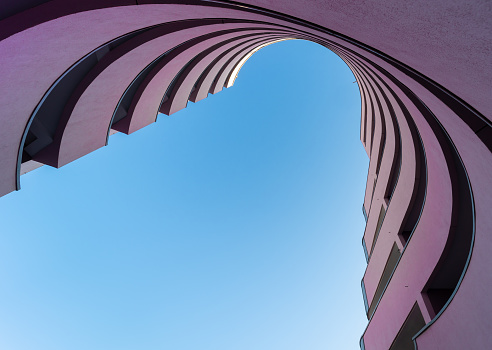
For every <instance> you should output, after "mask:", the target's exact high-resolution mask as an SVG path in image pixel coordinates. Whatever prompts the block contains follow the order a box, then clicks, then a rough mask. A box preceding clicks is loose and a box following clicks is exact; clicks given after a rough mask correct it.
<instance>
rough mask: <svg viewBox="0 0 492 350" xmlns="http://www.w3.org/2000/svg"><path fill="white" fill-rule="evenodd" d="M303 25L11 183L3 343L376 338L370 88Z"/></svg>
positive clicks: (261, 346) (0, 329)
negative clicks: (368, 329)
mask: <svg viewBox="0 0 492 350" xmlns="http://www.w3.org/2000/svg"><path fill="white" fill-rule="evenodd" d="M354 80H355V79H354V77H353V75H352V73H351V72H350V70H349V69H348V67H347V66H346V65H345V64H344V63H343V62H342V60H340V59H339V58H338V57H337V56H336V55H334V54H333V53H332V52H331V51H329V50H327V49H325V48H323V47H321V46H319V45H316V44H313V43H308V42H302V41H287V42H281V43H277V44H274V45H271V46H269V47H266V48H264V49H262V50H260V51H259V52H257V53H256V54H255V55H253V57H252V58H251V59H250V60H249V61H248V62H247V63H246V64H245V66H244V67H243V69H242V70H241V71H240V72H239V76H238V79H237V80H236V84H235V85H234V86H233V87H232V88H229V89H225V90H224V91H222V92H220V93H218V94H216V95H213V96H212V95H210V96H209V98H207V99H206V100H203V101H200V102H198V103H196V104H193V103H191V102H190V103H189V104H188V108H187V109H186V110H183V111H180V112H178V113H176V114H174V115H172V116H170V117H168V116H164V115H160V116H159V118H158V121H157V123H156V124H154V125H151V126H149V127H147V128H145V129H142V130H140V131H138V132H136V133H134V134H132V135H129V136H127V135H122V134H116V135H114V136H112V137H111V138H110V143H109V146H108V147H104V148H102V149H100V150H98V151H96V152H93V153H92V154H89V155H88V156H85V157H83V158H81V159H79V160H77V161H75V162H73V163H71V164H69V165H67V166H65V167H63V168H61V169H53V168H50V167H47V166H45V167H42V168H40V169H38V170H35V171H33V172H31V173H28V174H26V175H24V176H23V177H22V178H21V181H22V190H21V191H19V192H15V193H11V194H9V195H7V196H6V197H3V198H1V199H0V215H1V216H0V281H1V282H0V315H1V316H0V349H5V350H45V349H46V350H112V349H115V350H161V349H166V350H167V349H168V350H330V349H359V345H358V342H359V337H360V335H361V334H362V332H363V330H364V327H365V325H366V322H367V319H366V318H365V314H364V304H363V300H362V294H361V289H360V280H361V278H362V275H363V272H364V268H365V260H364V253H363V250H362V246H361V238H362V234H363V230H364V220H363V216H362V212H361V206H362V200H363V194H364V188H365V180H366V175H367V166H368V159H367V156H366V155H365V153H364V150H363V147H362V145H361V143H360V141H359V125H360V97H359V90H358V87H357V84H354V83H353V81H354Z"/></svg>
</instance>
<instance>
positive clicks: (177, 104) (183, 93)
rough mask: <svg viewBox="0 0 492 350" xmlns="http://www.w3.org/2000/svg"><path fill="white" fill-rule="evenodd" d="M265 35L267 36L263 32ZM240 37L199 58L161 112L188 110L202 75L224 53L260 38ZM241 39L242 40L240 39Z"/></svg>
mask: <svg viewBox="0 0 492 350" xmlns="http://www.w3.org/2000/svg"><path fill="white" fill-rule="evenodd" d="M263 34H266V33H265V32H263ZM268 34H270V35H272V34H277V37H283V36H286V35H295V34H293V33H289V32H286V33H285V34H284V33H282V31H281V30H278V29H277V30H276V31H275V32H271V33H268ZM239 35H240V36H239ZM236 37H238V39H237V40H234V41H232V42H230V43H227V44H224V45H222V46H221V47H220V48H217V49H216V50H214V51H212V52H211V53H209V54H207V55H203V56H200V57H198V58H199V61H198V62H196V63H195V64H191V65H190V66H189V67H187V69H186V70H185V71H184V72H182V75H181V77H180V78H179V79H178V81H177V83H176V86H175V88H174V91H173V92H172V93H171V96H169V100H167V101H166V102H164V103H163V105H162V107H161V112H162V113H165V114H168V115H170V114H173V113H176V112H177V111H179V110H181V109H183V108H186V105H187V103H188V97H189V96H190V93H191V90H192V88H193V86H194V85H195V83H196V81H197V80H198V78H199V77H200V75H201V73H202V72H203V71H204V70H205V69H206V68H207V67H208V66H209V65H210V64H211V63H212V62H213V61H214V60H215V59H216V58H217V57H219V56H220V55H221V54H222V53H224V52H227V51H229V50H230V49H232V48H233V47H235V46H237V45H238V44H242V43H244V42H245V41H246V43H250V42H251V40H252V39H256V38H259V36H258V33H251V32H250V34H248V33H247V32H246V33H243V32H240V33H237V34H236ZM239 38H241V39H239ZM260 38H261V37H260Z"/></svg>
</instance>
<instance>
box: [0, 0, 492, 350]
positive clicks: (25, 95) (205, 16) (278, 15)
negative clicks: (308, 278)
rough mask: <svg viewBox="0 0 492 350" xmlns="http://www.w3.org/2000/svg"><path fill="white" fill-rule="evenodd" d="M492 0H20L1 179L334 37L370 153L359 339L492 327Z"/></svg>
mask: <svg viewBox="0 0 492 350" xmlns="http://www.w3.org/2000/svg"><path fill="white" fill-rule="evenodd" d="M490 18H492V16H491V4H490V2H488V1H474V2H473V3H472V4H466V6H465V5H464V4H461V3H452V2H448V1H444V0H439V1H437V0H436V1H431V2H425V3H419V2H413V3H411V4H409V3H408V2H405V1H403V0H397V1H391V2H390V1H378V2H365V3H364V4H363V5H356V4H354V3H353V2H351V1H348V0H342V1H337V2H327V1H323V0H316V1H312V2H309V3H307V4H306V3H302V2H298V1H287V2H285V1H274V0H244V1H243V2H241V3H239V2H233V1H205V0H185V1H171V0H169V1H152V0H147V1H138V2H136V1H129V0H99V1H84V2H80V1H75V0H51V1H47V0H17V1H11V2H8V1H7V4H6V5H5V6H2V8H1V9H0V62H1V63H2V64H1V65H0V77H1V79H0V92H1V93H0V103H1V105H2V111H1V116H0V150H2V152H0V165H1V166H0V195H5V194H7V193H9V192H11V191H13V190H16V189H19V183H20V180H19V177H20V174H22V173H25V172H26V171H28V170H29V169H32V168H33V167H36V166H38V165H43V164H44V165H50V166H54V167H60V166H63V165H65V164H67V163H69V162H72V161H74V160H76V159H78V158H79V157H82V156H84V155H86V154H88V153H90V152H92V151H94V150H96V149H98V148H100V147H103V146H105V145H106V144H107V142H108V136H109V134H111V133H114V132H123V133H126V134H129V133H132V132H134V131H136V130H139V129H140V128H142V127H145V126H147V125H149V124H151V123H152V122H154V121H155V119H156V116H157V113H158V112H159V111H160V112H163V113H165V114H172V113H175V112H177V111H179V110H180V109H182V108H185V107H186V105H187V102H188V101H193V102H198V101H200V100H202V99H204V98H206V97H207V96H208V94H209V93H217V92H219V91H221V90H222V89H223V88H228V87H231V86H232V85H233V83H234V80H235V79H236V77H237V74H238V72H239V70H240V69H241V67H242V65H243V64H244V63H245V62H246V61H247V59H248V58H249V57H251V55H252V54H254V53H255V52H256V51H257V50H259V49H261V48H262V47H264V46H266V45H269V44H273V43H276V42H279V41H283V40H290V39H301V40H309V41H312V42H315V43H318V44H320V45H322V46H324V47H326V48H328V49H330V50H332V51H333V52H335V53H336V54H337V55H338V56H339V57H340V58H341V59H342V60H344V62H345V63H346V64H347V65H348V67H349V68H350V69H351V70H352V72H353V74H354V76H355V79H356V81H357V83H358V85H359V89H360V94H361V102H362V104H361V105H362V111H361V130H360V132H361V141H362V144H363V147H364V149H365V151H366V152H367V154H368V156H369V157H370V165H369V169H368V175H367V187H366V192H365V195H364V197H363V212H364V214H365V217H366V220H367V225H366V229H365V232H364V233H363V238H362V241H363V247H364V249H365V252H366V257H367V261H368V265H367V269H366V271H365V273H364V276H363V278H362V285H363V293H364V299H365V301H366V307H367V310H366V311H367V316H368V319H369V323H368V326H367V328H366V330H365V331H364V334H363V335H362V338H361V347H362V348H364V349H368V350H370V349H414V348H418V349H481V348H488V347H489V343H490V342H491V341H492V335H491V334H490V327H491V325H492V306H491V304H490V303H489V302H488V291H489V290H490V288H491V287H492V271H491V268H490V267H489V266H490V258H489V252H490V251H491V250H492V238H491V237H490V234H489V233H490V230H491V229H492V215H491V209H490V208H492V177H491V175H490V174H492V154H491V150H492V125H491V116H490V114H487V113H489V112H490V110H491V109H492V105H491V101H492V100H491V99H490V97H489V96H488V95H489V94H490V81H491V80H492V76H491V74H492V73H491V72H492V69H491V68H492V67H491V64H492V62H491V60H490V47H492V43H491V40H492V39H491V38H492V35H491V34H492V33H491V21H490Z"/></svg>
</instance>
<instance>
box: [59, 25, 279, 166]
mask: <svg viewBox="0 0 492 350" xmlns="http://www.w3.org/2000/svg"><path fill="white" fill-rule="evenodd" d="M203 27H206V28H203ZM253 27H257V25H252V24H248V23H246V24H236V23H235V24H217V25H213V26H200V27H197V28H191V29H189V30H184V31H178V32H176V33H172V34H169V35H165V36H162V37H160V38H158V39H154V40H152V41H149V42H147V43H145V44H142V45H140V46H138V48H136V49H133V50H132V51H131V52H129V53H127V54H125V55H124V56H122V57H121V58H120V59H118V60H117V61H116V62H114V63H113V64H111V65H110V66H109V67H107V68H106V69H105V70H104V71H103V72H101V74H100V75H98V76H97V78H96V79H95V80H94V81H92V82H91V85H90V86H89V87H88V88H87V89H86V90H85V91H84V93H83V94H82V95H81V96H80V97H78V99H77V103H76V105H75V107H74V108H73V110H71V111H69V112H68V113H70V116H69V121H68V123H67V125H66V127H65V128H64V130H63V135H62V136H61V142H60V146H59V147H60V148H59V152H60V153H59V158H58V162H57V166H62V165H65V164H67V163H69V162H71V161H73V160H75V159H77V158H79V157H82V156H84V155H86V154H87V153H90V152H92V151H94V150H96V149H97V148H100V147H103V146H105V144H106V136H107V130H108V128H109V126H110V122H111V117H112V114H113V111H114V109H115V108H116V105H117V103H118V101H119V98H120V96H121V95H122V94H123V93H124V91H125V89H126V87H127V86H128V85H129V84H130V83H131V82H132V80H133V79H134V78H135V76H136V75H137V74H138V72H140V71H141V70H142V69H143V68H144V67H145V66H147V65H148V64H150V62H152V60H154V59H155V58H156V57H158V56H159V54H160V53H162V52H165V51H167V50H169V49H171V48H173V47H174V46H176V45H178V44H179V43H181V42H183V41H186V40H189V39H190V38H192V37H195V36H198V35H203V34H204V33H207V32H209V31H210V32H212V31H217V32H219V33H223V32H224V31H227V30H228V29H237V28H241V29H243V30H242V31H240V32H233V33H230V34H224V35H217V36H216V37H215V38H213V39H209V40H205V41H204V42H203V43H201V45H197V46H196V47H195V48H194V49H195V50H196V52H200V51H201V50H203V48H204V47H208V46H210V45H212V43H214V44H217V43H220V42H221V41H224V40H227V39H231V38H234V37H236V36H238V35H240V34H243V35H244V34H247V33H250V34H252V35H253V34H257V33H258V32H261V33H263V32H265V31H267V30H268V29H270V28H273V27H268V26H266V27H263V28H258V29H255V30H254V31H247V30H246V29H247V28H253ZM173 34H175V35H173ZM173 39H174V40H173ZM123 45H131V43H125V44H123ZM188 53H189V52H188V51H187V52H186V54H188ZM108 55H109V54H108ZM183 64H184V63H182V64H181V66H182V65H183ZM168 72H169V70H168ZM108 86H114V88H112V89H107V87H108ZM190 90H191V89H190ZM77 140H80V142H77Z"/></svg>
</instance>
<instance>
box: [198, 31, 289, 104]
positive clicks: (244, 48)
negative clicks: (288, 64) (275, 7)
mask: <svg viewBox="0 0 492 350" xmlns="http://www.w3.org/2000/svg"><path fill="white" fill-rule="evenodd" d="M276 39H280V37H275V38H270V39H269V40H266V41H265V40H261V41H254V42H253V43H251V42H245V43H244V44H242V45H240V46H238V47H237V48H234V49H232V50H230V51H229V52H227V54H225V55H223V56H222V57H221V58H220V59H218V60H217V61H216V62H213V63H212V64H210V65H209V66H208V67H207V68H206V69H205V70H204V71H203V75H202V76H201V77H200V78H199V79H198V80H197V81H196V89H195V90H194V91H193V92H192V93H191V95H190V101H192V102H198V101H200V100H203V99H204V98H206V97H207V96H208V94H209V90H210V86H211V85H212V82H213V81H214V80H215V78H216V77H217V74H218V73H219V71H220V69H221V68H222V67H223V66H224V65H225V64H226V62H228V61H229V60H232V59H234V57H242V56H243V55H245V54H246V53H248V52H250V51H251V50H254V49H255V48H256V47H259V46H261V45H263V44H266V43H269V42H271V41H273V40H276Z"/></svg>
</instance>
